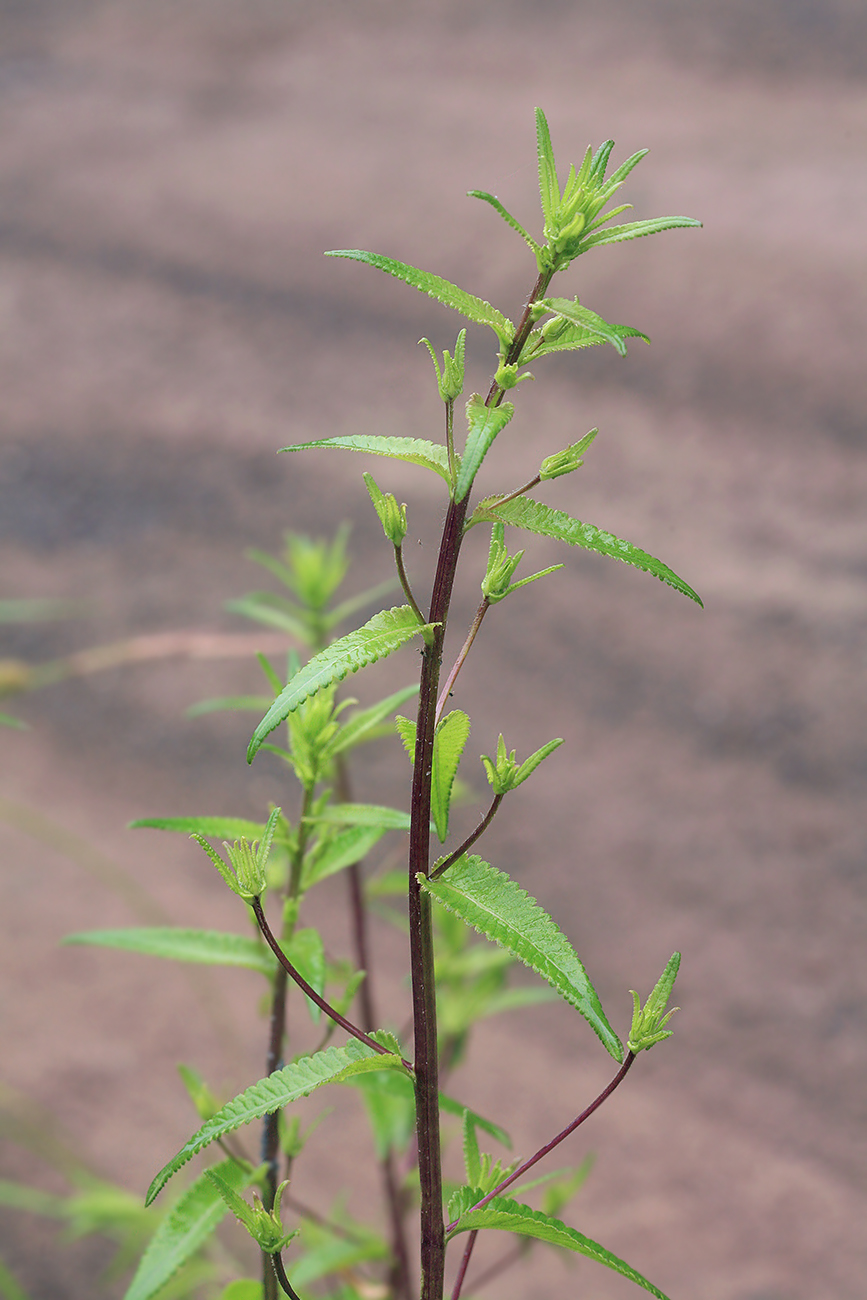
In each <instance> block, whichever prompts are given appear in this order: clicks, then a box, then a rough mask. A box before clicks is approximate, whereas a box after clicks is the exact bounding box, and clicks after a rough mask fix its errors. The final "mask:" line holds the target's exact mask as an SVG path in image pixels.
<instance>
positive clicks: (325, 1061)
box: [145, 1040, 404, 1205]
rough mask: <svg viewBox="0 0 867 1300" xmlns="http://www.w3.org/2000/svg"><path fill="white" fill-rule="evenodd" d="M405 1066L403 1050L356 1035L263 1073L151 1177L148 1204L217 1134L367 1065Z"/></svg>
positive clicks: (373, 1067)
mask: <svg viewBox="0 0 867 1300" xmlns="http://www.w3.org/2000/svg"><path fill="white" fill-rule="evenodd" d="M403 1068H404V1066H403V1064H402V1062H401V1059H400V1057H399V1056H394V1055H391V1054H389V1055H388V1056H383V1055H382V1054H381V1053H378V1052H375V1051H374V1050H373V1048H372V1047H368V1046H367V1045H366V1044H365V1043H359V1042H357V1041H356V1040H352V1041H351V1042H348V1043H347V1044H346V1046H345V1047H328V1048H326V1049H325V1051H323V1052H315V1053H314V1054H313V1055H312V1056H303V1057H301V1058H300V1060H298V1061H293V1062H292V1064H291V1065H285V1066H284V1067H283V1069H282V1070H277V1071H275V1072H274V1074H269V1075H268V1076H267V1078H265V1079H260V1080H259V1081H258V1083H254V1084H252V1085H251V1086H250V1087H249V1088H247V1089H246V1090H245V1091H244V1092H242V1093H240V1094H239V1095H238V1096H237V1097H234V1098H233V1099H232V1101H230V1102H227V1104H226V1105H225V1106H223V1107H222V1109H220V1110H218V1111H217V1113H216V1115H214V1116H213V1118H211V1119H209V1120H208V1121H207V1122H206V1123H205V1124H203V1125H202V1127H201V1128H200V1129H198V1130H197V1132H195V1133H194V1134H193V1136H192V1137H191V1138H190V1140H189V1141H188V1142H187V1143H186V1144H185V1145H184V1146H183V1147H182V1148H181V1150H180V1151H179V1152H178V1153H177V1155H176V1156H174V1157H173V1158H172V1159H171V1160H170V1161H169V1162H168V1164H167V1165H165V1166H164V1167H163V1168H162V1169H161V1170H160V1172H159V1173H158V1174H157V1176H156V1178H154V1180H153V1182H152V1183H151V1185H150V1187H149V1189H148V1194H147V1197H146V1198H145V1204H146V1205H150V1204H151V1203H152V1202H153V1201H154V1200H155V1198H156V1197H157V1196H158V1195H159V1193H160V1192H161V1191H162V1189H163V1188H164V1187H165V1185H166V1183H167V1182H168V1181H169V1179H170V1178H172V1177H173V1176H174V1175H175V1174H176V1173H177V1172H178V1170H179V1169H182V1168H183V1167H184V1165H185V1164H186V1163H187V1161H188V1160H191V1159H192V1157H193V1156H195V1155H198V1153H199V1152H200V1151H203V1150H204V1149H205V1147H207V1146H210V1144H211V1143H212V1142H216V1140H217V1138H221V1137H224V1136H225V1134H226V1133H232V1132H234V1131H235V1129H238V1128H241V1126H242V1125H244V1124H249V1123H251V1122H252V1121H253V1120H254V1119H261V1117H262V1116H263V1115H270V1114H273V1112H274V1111H276V1110H282V1108H283V1107H284V1106H288V1105H290V1104H291V1103H292V1102H293V1101H298V1100H299V1098H301V1097H308V1096H309V1095H310V1093H311V1092H314V1091H315V1089H316V1088H321V1087H322V1086H323V1084H326V1083H342V1082H343V1081H344V1080H346V1079H349V1078H351V1077H352V1075H354V1074H363V1073H364V1072H365V1071H367V1070H402V1069H403Z"/></svg>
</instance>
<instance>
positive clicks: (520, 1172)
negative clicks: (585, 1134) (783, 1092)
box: [446, 1052, 635, 1232]
mask: <svg viewBox="0 0 867 1300" xmlns="http://www.w3.org/2000/svg"><path fill="white" fill-rule="evenodd" d="M634 1060H635V1053H634V1052H627V1053H626V1060H625V1061H624V1062H623V1064H622V1065H621V1067H620V1069H619V1070H618V1071H617V1073H616V1074H615V1076H614V1078H613V1079H612V1080H611V1082H610V1083H609V1085H608V1087H607V1088H603V1089H602V1091H601V1092H600V1094H599V1096H598V1097H597V1098H596V1099H595V1101H591V1103H590V1105H589V1106H588V1107H587V1108H586V1110H582V1112H581V1114H580V1115H579V1116H578V1118H577V1119H574V1120H573V1121H572V1123H571V1124H569V1125H567V1127H566V1128H564V1129H563V1131H562V1133H558V1134H557V1136H556V1137H555V1138H552V1139H551V1141H550V1142H547V1143H546V1144H545V1146H543V1147H540V1148H539V1150H538V1151H537V1152H536V1154H535V1155H533V1156H530V1159H529V1160H525V1161H524V1163H523V1164H522V1165H520V1166H519V1167H518V1168H517V1169H516V1170H515V1172H514V1173H513V1174H510V1175H509V1177H508V1178H504V1179H503V1181H502V1182H501V1183H499V1184H498V1185H497V1186H496V1187H495V1188H494V1190H493V1191H492V1192H488V1194H487V1196H483V1197H482V1199H481V1200H480V1201H477V1202H476V1204H475V1205H473V1206H471V1207H470V1208H471V1209H472V1210H481V1209H484V1207H485V1206H486V1205H487V1204H488V1201H491V1200H493V1198H494V1197H495V1196H499V1195H500V1193H501V1192H504V1191H505V1190H506V1188H507V1187H511V1185H512V1183H514V1182H516V1181H517V1179H519V1178H523V1176H524V1174H525V1173H526V1172H527V1170H528V1169H532V1168H533V1165H535V1164H537V1163H538V1162H539V1161H540V1160H542V1159H543V1158H544V1157H545V1156H547V1155H548V1154H549V1153H550V1152H551V1151H553V1150H554V1148H555V1147H557V1146H559V1145H560V1143H561V1142H562V1141H563V1140H564V1139H565V1138H567V1137H569V1135H570V1133H574V1132H575V1130H576V1128H579V1127H580V1125H581V1124H583V1123H584V1121H585V1119H589V1118H590V1116H591V1115H592V1114H593V1112H594V1111H595V1110H598V1109H599V1107H600V1106H601V1105H602V1103H603V1101H607V1099H608V1098H609V1097H610V1096H611V1094H612V1092H614V1089H615V1088H617V1087H619V1086H620V1084H621V1083H622V1082H623V1080H624V1079H625V1078H626V1076H627V1074H628V1073H629V1071H630V1069H631V1068H632V1062H633V1061H634ZM467 1213H469V1211H467ZM457 1225H458V1220H457V1219H455V1221H454V1223H450V1224H449V1226H448V1228H447V1229H446V1231H447V1232H451V1231H452V1230H453V1229H454V1228H456V1227H457Z"/></svg>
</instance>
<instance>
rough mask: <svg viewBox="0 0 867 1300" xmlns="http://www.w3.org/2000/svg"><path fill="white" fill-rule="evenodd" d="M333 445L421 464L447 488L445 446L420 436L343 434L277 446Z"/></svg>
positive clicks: (305, 448)
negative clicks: (442, 480)
mask: <svg viewBox="0 0 867 1300" xmlns="http://www.w3.org/2000/svg"><path fill="white" fill-rule="evenodd" d="M320 447H323V448H329V447H333V448H336V449H337V450H342V451H366V452H369V453H370V454H371V455H372V456H390V457H391V459H392V460H405V461H408V462H409V463H410V464H411V465H422V466H424V468H425V469H432V470H433V471H434V473H436V474H439V476H440V478H443V479H445V481H446V483H448V485H449V489H451V485H452V480H451V476H450V475H449V456H448V451H447V450H446V448H445V447H443V446H440V444H439V443H436V442H427V441H426V440H425V439H424V438H381V437H378V436H376V435H374V434H365V433H356V434H347V435H346V436H345V437H340V438H320V439H318V440H317V441H315V442H299V443H295V444H294V445H293V446H291V447H281V448H280V450H281V451H310V450H316V449H317V448H320Z"/></svg>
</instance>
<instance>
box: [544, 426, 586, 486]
mask: <svg viewBox="0 0 867 1300" xmlns="http://www.w3.org/2000/svg"><path fill="white" fill-rule="evenodd" d="M598 432H599V430H598V429H591V430H590V432H589V433H588V434H586V435H585V436H584V437H583V438H582V439H581V440H580V442H573V443H570V444H569V446H568V447H566V448H565V449H564V450H563V451H558V452H556V453H555V455H553V456H546V457H545V459H544V460H543V461H542V466H541V468H540V470H539V478H540V479H541V480H542V482H543V483H544V481H545V480H546V479H552V478H560V477H561V476H562V475H563V474H571V473H572V471H573V470H575V469H579V468H580V467H581V466H582V465H583V464H584V461H583V459H582V452H584V451H586V450H587V448H588V447H589V446H590V444H591V442H592V441H593V439H594V438H595V437H596V435H597V433H598Z"/></svg>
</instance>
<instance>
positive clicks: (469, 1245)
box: [452, 1228, 479, 1300]
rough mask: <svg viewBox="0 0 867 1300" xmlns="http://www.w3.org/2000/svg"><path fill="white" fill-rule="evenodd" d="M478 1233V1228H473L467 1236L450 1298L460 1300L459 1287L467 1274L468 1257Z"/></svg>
mask: <svg viewBox="0 0 867 1300" xmlns="http://www.w3.org/2000/svg"><path fill="white" fill-rule="evenodd" d="M478 1235H479V1230H478V1228H474V1229H473V1231H472V1232H471V1233H470V1235H469V1237H468V1238H467V1244H466V1246H465V1247H464V1253H463V1256H462V1258H461V1266H460V1268H459V1269H458V1275H457V1277H456V1278H455V1285H454V1288H453V1290H452V1300H460V1294H461V1288H462V1287H463V1285H464V1278H465V1277H466V1275H467V1269H468V1268H469V1266H470V1259H471V1258H472V1254H473V1247H474V1246H475V1244H476V1237H478Z"/></svg>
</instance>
